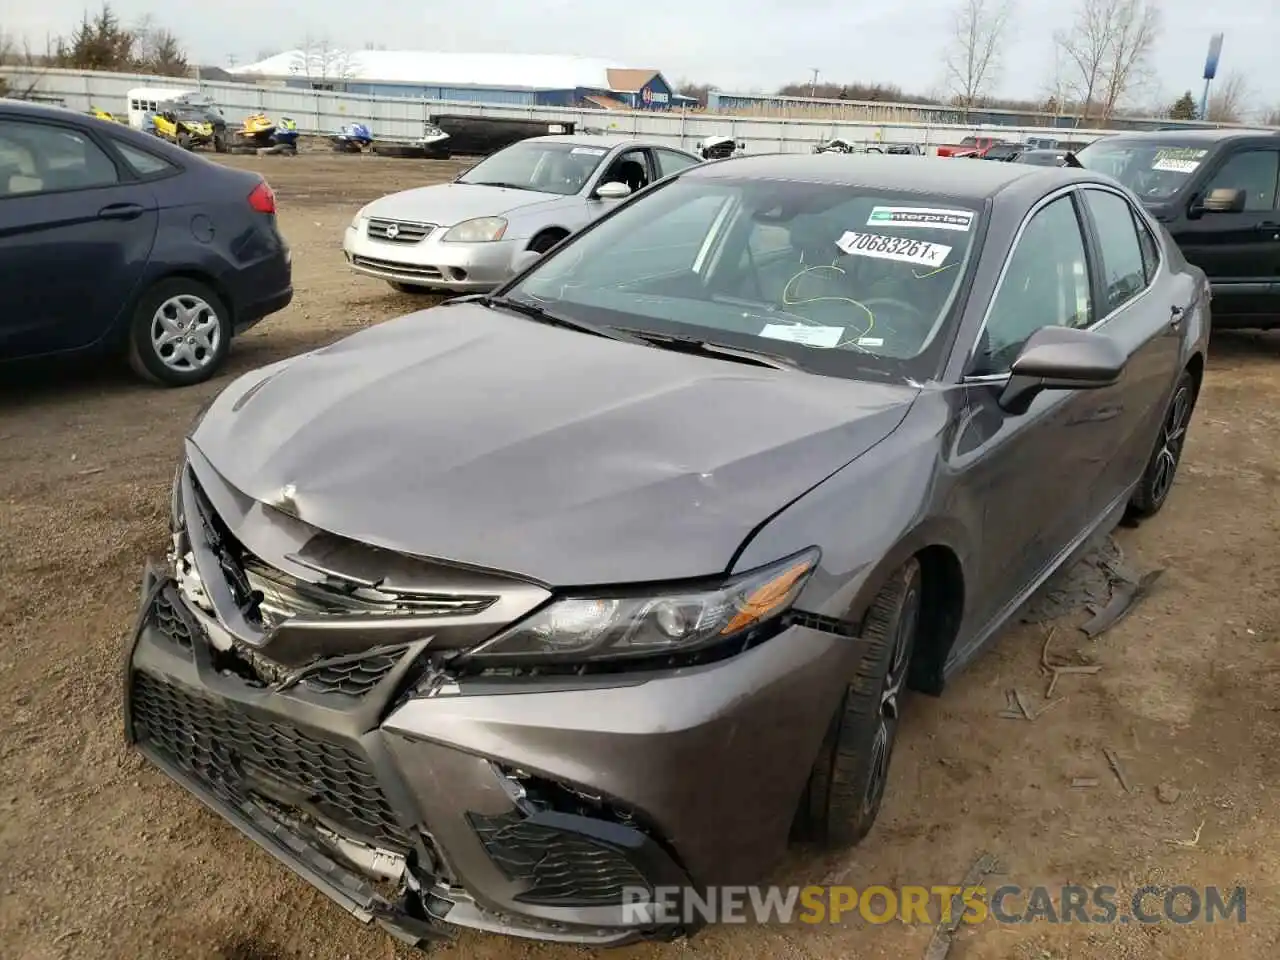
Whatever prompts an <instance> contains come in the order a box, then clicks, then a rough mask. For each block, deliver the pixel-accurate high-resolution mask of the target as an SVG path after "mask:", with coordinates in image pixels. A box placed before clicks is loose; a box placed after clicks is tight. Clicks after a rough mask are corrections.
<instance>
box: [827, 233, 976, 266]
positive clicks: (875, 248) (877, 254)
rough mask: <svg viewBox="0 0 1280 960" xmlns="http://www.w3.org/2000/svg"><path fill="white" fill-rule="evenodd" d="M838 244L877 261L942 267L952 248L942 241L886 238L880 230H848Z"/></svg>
mask: <svg viewBox="0 0 1280 960" xmlns="http://www.w3.org/2000/svg"><path fill="white" fill-rule="evenodd" d="M836 246H837V247H839V248H840V249H841V250H843V251H844V252H845V253H847V254H849V256H851V257H872V258H874V259H876V260H897V261H900V262H901V263H916V264H919V265H920V266H922V267H940V266H942V265H943V264H944V263H945V262H946V260H947V254H949V253H950V252H951V248H950V247H948V246H947V245H946V244H942V243H930V242H929V241H927V240H912V239H910V238H909V237H884V236H881V235H880V234H877V233H857V232H855V231H853V230H849V231H848V232H846V233H845V235H844V236H842V237H841V238H840V239H839V240H837V241H836Z"/></svg>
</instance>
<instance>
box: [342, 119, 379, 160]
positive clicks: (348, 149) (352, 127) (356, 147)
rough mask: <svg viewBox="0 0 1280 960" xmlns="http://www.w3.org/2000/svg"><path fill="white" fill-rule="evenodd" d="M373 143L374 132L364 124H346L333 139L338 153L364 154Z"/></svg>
mask: <svg viewBox="0 0 1280 960" xmlns="http://www.w3.org/2000/svg"><path fill="white" fill-rule="evenodd" d="M372 143H373V131H372V130H370V129H369V128H368V127H366V126H365V125H364V124H363V123H345V124H343V125H342V129H341V130H339V131H338V133H337V135H336V136H335V137H334V138H333V149H334V151H335V152H337V153H363V152H364V149H365V148H366V147H368V146H369V145H370V144H372Z"/></svg>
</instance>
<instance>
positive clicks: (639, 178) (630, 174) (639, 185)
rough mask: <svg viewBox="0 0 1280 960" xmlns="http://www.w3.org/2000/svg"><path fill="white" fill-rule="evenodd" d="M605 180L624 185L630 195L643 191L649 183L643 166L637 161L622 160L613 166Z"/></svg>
mask: <svg viewBox="0 0 1280 960" xmlns="http://www.w3.org/2000/svg"><path fill="white" fill-rule="evenodd" d="M607 179H608V180H609V181H610V182H617V183H625V184H626V185H627V186H628V187H630V188H631V192H632V193H636V192H637V191H640V190H643V189H644V187H645V186H646V185H647V184H648V183H649V176H648V174H646V173H645V169H644V164H643V163H641V162H640V161H638V160H622V161H620V162H619V163H617V164H615V165H614V168H613V170H611V171H610V173H609V177H608V178H607Z"/></svg>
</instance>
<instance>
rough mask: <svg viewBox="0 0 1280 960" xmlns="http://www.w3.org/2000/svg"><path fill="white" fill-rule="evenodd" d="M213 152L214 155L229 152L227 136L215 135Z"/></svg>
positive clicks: (223, 134) (222, 134)
mask: <svg viewBox="0 0 1280 960" xmlns="http://www.w3.org/2000/svg"><path fill="white" fill-rule="evenodd" d="M213 152H214V153H226V152H227V135H226V134H225V133H215V134H214V135H213Z"/></svg>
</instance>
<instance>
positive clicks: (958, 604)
mask: <svg viewBox="0 0 1280 960" xmlns="http://www.w3.org/2000/svg"><path fill="white" fill-rule="evenodd" d="M965 542H966V538H965V537H964V536H963V533H962V531H961V530H960V529H959V528H958V526H956V525H955V524H953V523H951V522H947V521H937V522H933V523H926V524H924V525H922V526H920V527H918V528H916V529H915V530H914V531H913V532H912V533H910V534H908V535H907V536H906V537H904V538H902V539H901V540H900V541H899V542H898V544H897V545H896V546H895V547H894V548H893V549H891V550H889V551H887V552H886V553H885V555H884V556H883V557H882V558H881V560H880V562H879V563H877V564H876V566H875V568H874V569H873V570H872V572H871V573H870V574H869V575H868V576H866V577H865V578H864V579H863V583H862V587H861V589H860V590H859V592H858V595H857V597H856V598H855V599H854V602H853V604H852V605H851V606H850V608H849V612H848V614H847V616H848V619H849V620H850V622H852V623H855V624H858V625H859V626H860V625H861V624H862V622H863V620H864V619H865V617H866V613H867V610H868V609H869V608H870V607H871V604H872V602H873V601H874V600H875V597H876V595H877V594H878V593H879V592H880V589H881V588H882V586H883V585H884V583H885V580H886V579H888V577H889V575H890V574H892V573H893V572H894V571H895V570H897V569H898V568H899V567H901V566H902V565H903V564H904V563H906V562H907V561H908V560H911V559H912V558H914V559H916V560H917V561H918V562H919V563H920V567H921V576H922V579H923V581H924V595H923V597H922V610H921V626H922V635H921V636H920V638H919V639H918V640H917V642H916V649H915V652H914V653H913V654H912V658H911V671H910V674H909V675H908V678H907V682H908V686H910V688H911V689H913V690H918V691H920V692H922V693H928V694H931V695H934V696H936V695H938V694H940V693H941V692H942V688H943V686H944V684H945V676H944V667H945V665H946V662H947V658H948V656H949V655H950V653H951V649H952V647H954V645H955V642H956V638H957V637H958V636H959V633H960V624H961V622H962V621H963V618H964V613H965V610H966V609H967V603H966V601H967V591H968V583H967V579H966V577H965V562H964V557H965V556H966V555H967V554H968V550H967V549H966V548H965V546H964V544H965Z"/></svg>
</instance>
